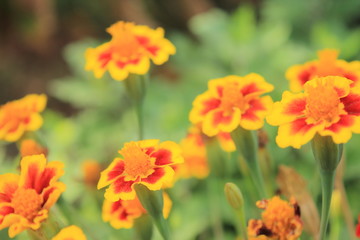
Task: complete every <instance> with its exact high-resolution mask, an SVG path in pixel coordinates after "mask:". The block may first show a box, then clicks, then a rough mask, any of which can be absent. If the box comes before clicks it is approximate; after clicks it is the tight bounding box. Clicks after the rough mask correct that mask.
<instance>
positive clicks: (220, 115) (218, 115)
mask: <svg viewBox="0 0 360 240" xmlns="http://www.w3.org/2000/svg"><path fill="white" fill-rule="evenodd" d="M232 119H233V116H232V114H229V115H228V116H225V115H224V112H223V111H217V112H215V113H214V118H213V121H212V125H213V126H217V125H219V124H220V123H225V124H227V123H230V122H231V120H232Z"/></svg>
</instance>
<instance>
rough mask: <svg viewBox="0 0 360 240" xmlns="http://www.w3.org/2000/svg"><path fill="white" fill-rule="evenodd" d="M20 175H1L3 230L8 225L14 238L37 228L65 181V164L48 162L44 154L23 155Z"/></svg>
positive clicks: (0, 191) (0, 227)
mask: <svg viewBox="0 0 360 240" xmlns="http://www.w3.org/2000/svg"><path fill="white" fill-rule="evenodd" d="M20 165H21V172H20V175H16V174H11V173H8V174H4V175H0V230H1V229H4V228H6V227H9V236H10V237H11V238H13V237H14V236H16V235H17V234H19V233H21V232H22V231H24V230H26V229H33V230H37V229H39V228H40V226H41V222H43V221H44V220H45V219H46V218H47V217H48V213H49V209H50V207H51V206H52V205H54V204H55V203H56V201H57V199H58V198H59V197H60V194H61V193H62V192H64V191H65V184H63V183H61V182H58V179H59V178H60V176H62V175H63V173H64V172H63V170H62V169H63V164H62V163H60V162H50V163H46V158H45V157H44V155H42V154H41V155H32V156H27V157H24V158H22V160H21V164H20Z"/></svg>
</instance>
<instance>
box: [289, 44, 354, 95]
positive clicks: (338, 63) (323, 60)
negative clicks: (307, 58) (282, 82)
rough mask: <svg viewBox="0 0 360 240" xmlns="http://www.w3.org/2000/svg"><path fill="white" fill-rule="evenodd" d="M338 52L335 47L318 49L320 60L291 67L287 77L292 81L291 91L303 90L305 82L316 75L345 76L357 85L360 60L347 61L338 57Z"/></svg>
mask: <svg viewBox="0 0 360 240" xmlns="http://www.w3.org/2000/svg"><path fill="white" fill-rule="evenodd" d="M338 54H339V52H338V51H337V50H335V49H324V50H321V51H318V56H319V60H314V61H311V62H307V63H305V64H303V65H295V66H292V67H290V68H289V69H288V70H287V72H286V78H287V79H288V80H289V81H290V89H291V91H294V92H299V91H301V90H302V89H303V86H304V84H305V83H306V82H307V81H309V80H311V79H313V78H314V77H326V76H338V77H344V78H347V79H349V80H351V81H352V86H353V85H357V84H358V83H359V81H360V61H353V62H346V61H345V60H341V59H337V58H338Z"/></svg>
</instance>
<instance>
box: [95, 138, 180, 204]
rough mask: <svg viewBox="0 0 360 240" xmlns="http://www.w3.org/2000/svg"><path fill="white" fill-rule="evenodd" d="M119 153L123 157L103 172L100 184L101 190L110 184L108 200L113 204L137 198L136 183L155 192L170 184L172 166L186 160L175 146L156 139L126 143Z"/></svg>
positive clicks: (172, 171)
mask: <svg viewBox="0 0 360 240" xmlns="http://www.w3.org/2000/svg"><path fill="white" fill-rule="evenodd" d="M119 153H120V154H121V155H122V157H123V158H115V159H114V161H113V162H112V163H111V164H110V166H109V167H108V168H107V169H105V170H104V171H103V172H101V176H100V180H99V183H98V189H100V188H103V187H105V186H107V185H110V186H109V187H108V189H106V192H105V198H106V199H107V200H109V201H111V202H115V201H117V200H119V199H122V200H131V199H134V198H135V196H136V193H135V190H134V184H142V185H144V186H146V187H147V188H148V189H150V190H153V191H156V190H160V189H161V188H162V187H163V185H164V184H171V181H172V179H173V177H174V170H173V169H172V167H171V166H172V165H174V164H179V163H182V162H183V161H184V159H183V158H182V156H181V150H180V147H179V146H178V145H177V144H176V143H174V142H171V141H165V142H162V143H159V140H155V139H152V140H143V141H138V142H129V143H125V145H124V147H123V148H122V149H121V150H120V151H119Z"/></svg>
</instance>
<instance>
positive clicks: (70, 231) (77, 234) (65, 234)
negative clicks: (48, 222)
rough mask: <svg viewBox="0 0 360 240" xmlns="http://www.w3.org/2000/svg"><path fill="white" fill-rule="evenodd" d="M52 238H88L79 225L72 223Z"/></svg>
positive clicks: (71, 239)
mask: <svg viewBox="0 0 360 240" xmlns="http://www.w3.org/2000/svg"><path fill="white" fill-rule="evenodd" d="M51 240H86V236H85V234H84V233H83V231H82V230H81V229H80V228H79V227H77V226H75V225H71V226H68V227H66V228H63V229H62V230H61V231H60V232H59V233H58V234H57V235H56V236H55V237H53V238H52V239H51Z"/></svg>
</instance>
